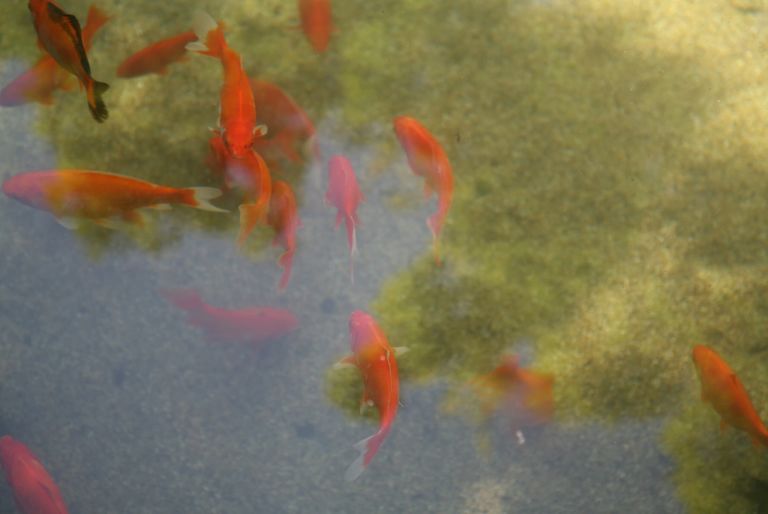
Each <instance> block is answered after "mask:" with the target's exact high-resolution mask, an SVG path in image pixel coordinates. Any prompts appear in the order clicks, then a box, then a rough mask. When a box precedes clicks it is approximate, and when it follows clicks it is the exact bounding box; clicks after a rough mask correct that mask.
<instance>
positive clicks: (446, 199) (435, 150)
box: [394, 116, 453, 263]
mask: <svg viewBox="0 0 768 514" xmlns="http://www.w3.org/2000/svg"><path fill="white" fill-rule="evenodd" d="M394 127H395V134H396V135H397V139H398V140H399V141H400V145H401V146H402V147H403V150H405V154H406V156H407V157H408V164H409V165H410V166H411V170H412V171H413V173H415V174H416V175H419V176H421V177H423V178H424V196H425V197H427V198H428V197H429V196H430V195H431V194H432V193H433V192H436V193H437V211H436V212H435V213H434V214H433V215H432V216H430V217H429V219H428V220H427V226H428V227H429V230H430V231H432V237H433V240H434V251H435V260H436V261H437V262H438V263H440V252H439V247H438V241H439V237H440V232H441V231H442V229H443V224H444V223H445V217H446V216H447V215H448V209H449V208H450V206H451V198H452V196H453V171H452V170H451V163H450V162H449V161H448V157H447V156H446V155H445V151H444V150H443V147H442V146H440V143H438V142H437V139H435V137H434V136H433V135H432V134H430V132H429V131H428V130H427V129H426V128H425V127H424V126H423V125H422V124H421V123H419V122H418V121H416V120H415V119H413V118H411V117H408V116H397V117H396V118H395V120H394Z"/></svg>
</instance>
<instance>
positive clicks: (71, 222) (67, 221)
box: [56, 218, 80, 230]
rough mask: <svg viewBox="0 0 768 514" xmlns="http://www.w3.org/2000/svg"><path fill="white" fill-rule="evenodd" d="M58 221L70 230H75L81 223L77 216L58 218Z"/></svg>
mask: <svg viewBox="0 0 768 514" xmlns="http://www.w3.org/2000/svg"><path fill="white" fill-rule="evenodd" d="M56 221H57V222H58V223H59V225H61V226H62V227H64V228H66V229H68V230H75V229H77V227H78V225H79V224H80V223H79V221H78V220H77V219H76V218H56Z"/></svg>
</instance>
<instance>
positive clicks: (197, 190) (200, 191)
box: [181, 187, 228, 212]
mask: <svg viewBox="0 0 768 514" xmlns="http://www.w3.org/2000/svg"><path fill="white" fill-rule="evenodd" d="M181 193H182V198H181V203H183V204H184V205H188V206H190V207H194V208H196V209H201V210H203V211H211V212H228V211H227V210H226V209H220V208H218V207H216V206H215V205H213V204H212V203H211V202H210V200H212V199H214V198H218V197H220V196H221V190H220V189H216V188H215V187H188V188H186V189H182V190H181Z"/></svg>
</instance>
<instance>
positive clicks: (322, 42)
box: [299, 0, 333, 53]
mask: <svg viewBox="0 0 768 514" xmlns="http://www.w3.org/2000/svg"><path fill="white" fill-rule="evenodd" d="M299 15H300V16H301V28H302V30H303V31H304V35H305V36H306V37H307V39H308V40H309V42H310V44H311V45H312V48H314V49H315V52H317V53H322V52H325V50H326V49H327V48H328V42H329V41H330V40H331V33H332V32H333V20H332V17H331V0H299Z"/></svg>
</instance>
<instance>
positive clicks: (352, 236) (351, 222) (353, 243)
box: [344, 216, 357, 257]
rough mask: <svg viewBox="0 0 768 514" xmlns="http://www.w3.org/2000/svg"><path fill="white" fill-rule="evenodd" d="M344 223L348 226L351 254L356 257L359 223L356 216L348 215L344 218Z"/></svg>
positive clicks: (348, 242) (348, 243)
mask: <svg viewBox="0 0 768 514" xmlns="http://www.w3.org/2000/svg"><path fill="white" fill-rule="evenodd" d="M344 225H345V226H346V228H347V245H348V246H349V255H350V257H354V256H355V255H357V231H356V230H355V229H356V227H357V223H356V221H355V218H354V216H347V217H346V218H345V220H344Z"/></svg>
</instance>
